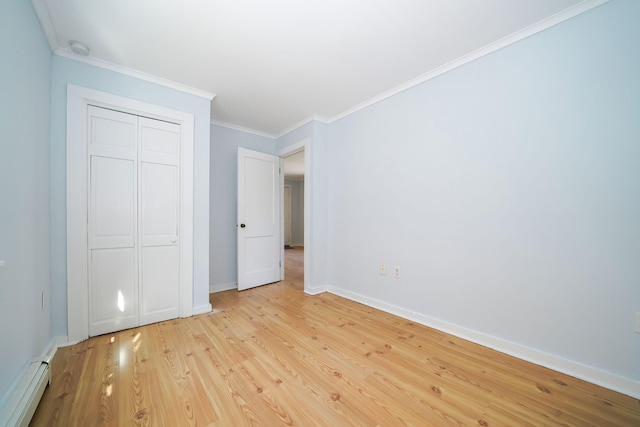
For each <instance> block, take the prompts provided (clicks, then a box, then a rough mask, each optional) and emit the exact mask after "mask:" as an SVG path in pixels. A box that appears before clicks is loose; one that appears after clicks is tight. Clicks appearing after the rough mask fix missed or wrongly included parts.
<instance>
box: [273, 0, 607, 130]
mask: <svg viewBox="0 0 640 427" xmlns="http://www.w3.org/2000/svg"><path fill="white" fill-rule="evenodd" d="M609 1H610V0H584V1H582V2H580V3H578V4H576V5H574V6H572V7H569V8H567V9H565V10H563V11H561V12H558V13H556V14H555V15H552V16H549V17H547V18H545V19H543V20H541V21H538V22H536V23H535V24H532V25H530V26H528V27H526V28H523V29H522V30H520V31H516V32H515V33H513V34H510V35H508V36H506V37H503V38H501V39H499V40H496V41H495V42H493V43H489V44H488V45H486V46H483V47H481V48H479V49H477V50H475V51H473V52H470V53H468V54H466V55H464V56H461V57H459V58H456V59H454V60H453V61H451V62H448V63H446V64H444V65H442V66H440V67H437V68H436V69H434V70H431V71H429V72H427V73H425V74H422V75H420V76H418V77H416V78H414V79H411V80H409V81H406V82H404V83H401V84H399V85H398V86H396V87H394V88H391V89H389V90H387V91H384V92H382V93H381V94H379V95H376V96H374V97H373V98H370V99H368V100H367V101H364V102H362V103H360V104H357V105H355V106H353V107H351V108H349V109H347V110H345V111H343V112H341V113H339V114H336V115H335V116H333V117H330V118H329V119H328V120H327V121H326V122H325V123H333V122H335V121H337V120H340V119H342V118H344V117H346V116H348V115H350V114H353V113H355V112H357V111H360V110H362V109H365V108H367V107H369V106H371V105H373V104H376V103H378V102H380V101H383V100H385V99H387V98H389V97H392V96H393V95H396V94H398V93H400V92H403V91H405V90H407V89H410V88H412V87H414V86H417V85H419V84H421V83H424V82H426V81H427V80H431V79H434V78H436V77H438V76H440V75H442V74H444V73H447V72H449V71H451V70H454V69H456V68H458V67H461V66H463V65H465V64H468V63H469V62H472V61H475V60H476V59H478V58H481V57H483V56H486V55H489V54H491V53H493V52H495V51H497V50H500V49H502V48H504V47H507V46H509V45H512V44H514V43H516V42H519V41H520V40H523V39H525V38H527V37H530V36H532V35H534V34H537V33H539V32H541V31H544V30H546V29H548V28H551V27H553V26H555V25H558V24H560V23H562V22H564V21H566V20H568V19H571V18H573V17H576V16H578V15H580V14H582V13H584V12H586V11H589V10H591V9H593V8H595V7H598V6H600V5H602V4H605V3H607V2H609ZM310 120H312V119H308V120H307V121H310ZM302 124H306V122H305V123H302ZM302 124H300V125H298V126H302ZM294 129H295V128H294ZM291 130H293V129H291V127H290V128H287V131H285V132H283V133H282V134H281V135H280V136H282V135H283V134H286V133H288V132H290V131H291Z"/></svg>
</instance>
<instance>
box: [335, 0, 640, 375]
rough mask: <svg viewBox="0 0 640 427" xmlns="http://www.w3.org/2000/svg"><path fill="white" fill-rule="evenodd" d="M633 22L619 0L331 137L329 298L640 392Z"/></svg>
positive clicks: (639, 192) (638, 61) (638, 147)
mask: <svg viewBox="0 0 640 427" xmlns="http://www.w3.org/2000/svg"><path fill="white" fill-rule="evenodd" d="M639 21H640V2H637V1H634V0H614V1H612V2H610V3H607V4H605V5H603V6H600V7H598V8H596V9H593V10H591V11H589V12H587V13H585V14H583V15H580V16H578V17H576V18H574V19H571V20H569V21H567V22H565V23H563V24H560V25H558V26H556V27H553V28H551V29H549V30H547V31H544V32H542V33H539V34H537V35H535V36H532V37H530V38H527V39H525V40H523V41H521V42H518V43H516V44H514V45H511V46H509V47H507V48H505V49H502V50H500V51H498V52H495V53H493V54H491V55H488V56H485V57H483V58H481V59H478V60H476V61H474V62H472V63H470V64H467V65H465V66H462V67H460V68H458V69H456V70H454V71H451V72H449V73H446V74H444V75H442V76H440V77H437V78H435V79H433V80H430V81H428V82H425V83H423V84H422V85H420V86H417V87H415V88H412V89H410V90H407V91H405V92H403V93H400V94H398V95H396V96H394V97H392V98H389V99H387V100H385V101H383V102H380V103H378V104H375V105H373V106H371V107H369V108H367V109H365V110H362V111H360V112H358V113H355V114H352V115H350V116H348V117H346V118H344V119H342V120H340V121H337V122H334V123H333V124H331V125H329V126H328V129H327V137H326V139H327V144H328V153H327V156H328V159H330V162H328V163H327V168H328V173H327V177H328V186H329V191H328V195H329V199H328V210H327V211H326V217H328V218H330V224H329V227H328V233H329V237H328V247H329V248H330V249H331V250H330V252H329V260H328V266H329V277H328V280H329V283H330V284H332V285H334V286H337V287H339V288H342V289H345V290H348V291H351V292H354V293H357V294H360V295H362V296H365V297H367V298H374V299H377V300H380V301H384V302H386V303H388V304H393V305H396V306H398V307H401V308H403V309H408V310H413V311H415V312H418V313H421V314H423V315H426V316H430V317H432V318H435V319H439V320H442V321H445V322H448V323H450V324H453V325H458V326H461V327H465V328H469V329H472V330H475V331H480V332H482V333H484V334H487V335H491V336H495V337H498V338H501V339H503V340H506V341H510V342H513V343H517V344H520V345H522V346H525V347H529V348H533V349H536V350H538V351H540V352H544V353H549V354H551V355H554V356H557V357H560V358H564V359H569V360H572V361H574V362H578V363H580V364H584V365H587V366H591V367H594V368H596V369H599V370H602V371H608V372H611V373H614V374H616V375H618V376H621V377H625V378H628V379H631V380H635V381H639V380H640V363H639V361H640V334H634V332H633V323H634V320H633V319H634V313H635V312H638V311H640V77H639V76H640V26H639V25H638V22H639ZM346 259H348V260H349V262H344V260H346ZM381 263H386V264H387V265H388V266H396V265H397V266H400V267H401V279H394V278H393V276H392V275H387V276H386V277H383V276H380V275H379V274H378V266H379V265H380V264H381Z"/></svg>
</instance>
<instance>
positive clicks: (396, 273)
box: [393, 265, 400, 279]
mask: <svg viewBox="0 0 640 427" xmlns="http://www.w3.org/2000/svg"><path fill="white" fill-rule="evenodd" d="M393 277H395V278H396V279H399V278H400V267H398V266H397V265H396V266H395V267H394V269H393Z"/></svg>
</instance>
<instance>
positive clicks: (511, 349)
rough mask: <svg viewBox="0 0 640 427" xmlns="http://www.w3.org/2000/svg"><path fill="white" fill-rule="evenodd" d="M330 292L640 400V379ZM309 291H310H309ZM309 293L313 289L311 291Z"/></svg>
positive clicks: (334, 290)
mask: <svg viewBox="0 0 640 427" xmlns="http://www.w3.org/2000/svg"><path fill="white" fill-rule="evenodd" d="M326 291H327V292H330V293H332V294H335V295H338V296H341V297H344V298H347V299H350V300H352V301H356V302H359V303H361V304H365V305H367V306H369V307H372V308H377V309H378V310H382V311H385V312H387V313H390V314H394V315H396V316H400V317H403V318H405V319H407V320H411V321H413V322H416V323H420V324H422V325H425V326H428V327H430V328H434V329H437V330H439V331H442V332H445V333H448V334H451V335H454V336H457V337H459V338H462V339H465V340H468V341H471V342H474V343H476V344H480V345H482V346H485V347H489V348H492V349H494V350H496V351H499V352H501V353H505V354H508V355H510V356H514V357H517V358H519V359H522V360H526V361H527V362H531V363H535V364H536V365H540V366H544V367H545V368H549V369H553V370H554V371H558V372H561V373H564V374H567V375H571V376H573V377H576V378H579V379H582V380H585V381H588V382H590V383H593V384H597V385H599V386H602V387H605V388H608V389H611V390H614V391H617V392H620V393H623V394H626V395H628V396H631V397H633V398H636V399H640V382H639V381H633V380H631V379H628V378H625V377H621V376H618V375H615V374H613V373H611V372H607V371H603V370H600V369H596V368H593V367H591V366H587V365H583V364H581V363H578V362H575V361H572V360H567V359H564V358H562V357H559V356H555V355H553V354H549V353H545V352H542V351H540V350H536V349H533V348H529V347H526V346H523V345H521V344H516V343H513V342H510V341H506V340H503V339H501V338H497V337H493V336H491V335H487V334H484V333H482V332H478V331H474V330H472V329H467V328H463V327H461V326H458V325H454V324H452V323H448V322H445V321H442V320H439V319H435V318H433V317H429V316H426V315H424V314H421V313H417V312H415V311H411V310H407V309H404V308H401V307H397V306H395V305H392V304H388V303H385V302H383V301H380V300H377V299H374V298H369V297H366V296H364V295H360V294H358V293H355V292H351V291H347V290H344V289H341V288H337V287H335V286H327V287H326ZM305 292H307V290H305ZM307 293H309V292H307Z"/></svg>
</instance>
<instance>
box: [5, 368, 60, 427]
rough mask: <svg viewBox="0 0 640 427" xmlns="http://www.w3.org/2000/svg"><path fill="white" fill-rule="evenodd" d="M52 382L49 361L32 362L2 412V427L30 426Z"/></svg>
mask: <svg viewBox="0 0 640 427" xmlns="http://www.w3.org/2000/svg"><path fill="white" fill-rule="evenodd" d="M50 381H51V373H50V372H49V363H48V361H46V360H41V359H37V360H34V361H33V362H31V364H30V365H29V367H28V368H27V371H26V373H25V374H24V376H23V377H22V379H21V380H20V382H19V383H18V386H17V387H16V389H15V391H14V392H13V393H12V394H11V397H9V400H8V401H7V403H6V404H5V405H4V407H3V408H2V411H0V427H23V426H25V427H26V426H28V425H29V422H30V421H31V418H32V417H33V414H34V413H35V412H36V408H37V407H38V403H40V398H42V394H43V393H44V390H45V388H47V386H48V385H49V382H50Z"/></svg>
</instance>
